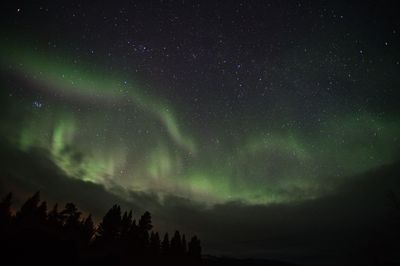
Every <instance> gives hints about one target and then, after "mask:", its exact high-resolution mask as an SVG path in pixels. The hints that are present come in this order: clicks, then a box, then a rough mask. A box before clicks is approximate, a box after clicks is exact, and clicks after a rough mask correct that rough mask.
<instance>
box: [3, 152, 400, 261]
mask: <svg viewBox="0 0 400 266" xmlns="http://www.w3.org/2000/svg"><path fill="white" fill-rule="evenodd" d="M0 151H1V152H0V163H1V178H0V184H1V186H0V192H1V193H2V194H4V193H6V192H8V191H9V190H12V191H14V192H16V194H17V197H19V199H18V202H17V204H20V203H21V200H24V198H26V197H27V196H28V194H31V193H33V192H34V191H36V190H41V192H42V195H43V198H44V199H46V200H49V202H60V203H65V202H70V201H72V202H75V203H77V205H78V206H79V207H80V208H81V209H82V210H84V211H86V212H91V213H93V214H94V215H95V216H96V217H98V218H99V217H101V216H102V215H103V214H104V213H105V212H106V211H107V209H108V208H110V207H111V206H112V205H113V204H120V205H121V207H122V208H123V209H132V210H133V211H134V213H135V216H136V217H137V218H138V217H139V216H140V215H141V214H142V212H143V211H144V210H149V211H151V212H152V214H153V220H154V223H155V226H156V228H157V229H158V230H160V231H162V232H165V231H169V232H171V231H172V230H175V229H180V230H182V231H183V232H186V233H188V234H190V235H191V234H194V233H196V234H198V235H199V236H200V238H201V239H202V243H203V247H204V251H205V252H206V253H211V254H217V255H218V254H219V255H229V256H239V257H260V258H271V259H279V260H289V261H294V262H302V263H321V264H324V263H326V262H327V261H331V260H332V258H337V260H338V262H340V261H341V262H342V261H343V260H348V259H350V258H356V259H360V258H361V257H365V256H361V255H363V254H365V252H366V251H367V250H368V249H369V248H370V246H371V245H372V244H373V243H374V241H375V242H379V243H381V242H382V243H385V245H391V244H392V243H391V241H393V240H394V237H395V234H393V231H392V228H393V227H392V224H391V222H392V221H391V217H390V214H389V213H390V208H388V207H387V202H386V199H387V197H386V195H387V193H388V191H390V190H393V188H396V187H400V186H399V185H400V184H399V183H400V180H399V179H398V173H399V170H400V164H399V163H398V164H394V165H389V166H385V167H381V168H379V169H376V170H374V171H370V172H368V173H365V174H363V175H359V176H355V177H352V178H349V181H348V182H346V183H345V184H343V185H342V186H340V187H339V188H338V189H337V190H336V191H335V192H334V193H332V194H330V195H327V196H324V197H321V198H318V199H313V200H307V201H302V202H294V203H280V204H270V205H247V204H245V203H243V202H239V201H236V202H227V203H224V204H218V205H214V206H213V207H210V206H209V205H203V204H201V203H198V202H195V201H192V200H190V199H187V198H182V197H177V196H173V195H167V196H164V197H163V198H160V196H159V195H157V194H154V193H145V192H134V191H126V190H124V188H121V187H115V188H113V189H112V190H106V189H105V188H104V187H103V186H102V185H98V184H94V183H90V182H84V181H82V180H78V179H74V178H70V177H68V176H66V174H65V173H64V172H63V171H62V170H61V169H60V168H58V167H57V166H56V165H55V164H54V163H53V162H52V160H51V159H50V155H49V154H47V152H46V151H45V150H40V149H32V150H29V151H27V152H22V151H18V150H15V149H13V148H12V147H10V146H8V145H6V144H2V146H1V149H0ZM389 251H390V250H387V251H383V252H389Z"/></svg>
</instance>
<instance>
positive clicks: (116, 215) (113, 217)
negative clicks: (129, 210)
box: [97, 205, 121, 241]
mask: <svg viewBox="0 0 400 266" xmlns="http://www.w3.org/2000/svg"><path fill="white" fill-rule="evenodd" d="M120 229H121V208H120V206H118V205H114V206H113V207H112V208H111V209H110V210H109V211H108V212H107V213H106V215H104V217H103V220H102V221H101V223H100V225H99V229H98V234H97V237H98V239H100V240H105V241H113V240H115V239H117V238H118V237H119V234H120Z"/></svg>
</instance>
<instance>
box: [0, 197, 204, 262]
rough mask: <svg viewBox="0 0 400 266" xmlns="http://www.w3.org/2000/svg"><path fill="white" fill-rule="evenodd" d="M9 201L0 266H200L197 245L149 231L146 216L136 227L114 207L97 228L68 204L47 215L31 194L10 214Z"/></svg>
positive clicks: (1, 222) (3, 215) (7, 200)
mask: <svg viewBox="0 0 400 266" xmlns="http://www.w3.org/2000/svg"><path fill="white" fill-rule="evenodd" d="M12 201H13V195H12V193H9V194H7V195H6V196H5V197H4V198H3V199H2V201H1V202H0V241H1V248H0V250H1V254H0V264H1V265H94V264H96V265H201V264H202V260H201V245H200V240H199V239H198V238H197V237H196V236H193V237H191V239H190V241H189V242H188V243H187V242H186V236H185V235H184V234H181V233H180V232H179V231H175V233H174V234H173V236H172V237H171V238H170V236H169V235H168V233H165V235H164V236H163V237H162V239H161V236H160V234H159V233H158V232H155V231H152V229H153V225H152V220H151V214H150V213H149V212H145V213H144V214H143V215H142V216H141V217H140V218H139V219H138V221H136V220H135V219H134V217H133V215H132V211H129V212H128V211H124V212H123V213H122V211H121V208H120V206H118V205H114V206H112V208H111V209H110V210H109V211H108V212H107V213H106V214H105V215H104V217H103V218H102V220H101V222H100V223H99V224H98V225H95V223H94V222H93V220H92V216H91V215H90V214H89V215H87V216H85V217H83V214H82V213H81V212H80V211H79V209H78V208H77V207H76V205H75V204H74V203H67V204H66V205H65V207H64V208H63V209H59V206H58V205H57V204H55V205H54V206H53V207H52V208H51V209H50V210H48V206H47V203H46V201H41V199H40V192H36V193H35V194H34V195H33V196H31V197H30V198H28V199H27V200H26V201H25V203H23V204H22V206H21V207H20V209H19V210H17V211H15V214H14V212H13V208H12Z"/></svg>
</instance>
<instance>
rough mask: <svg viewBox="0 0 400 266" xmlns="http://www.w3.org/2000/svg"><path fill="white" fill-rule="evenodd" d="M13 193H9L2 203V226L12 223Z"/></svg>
mask: <svg viewBox="0 0 400 266" xmlns="http://www.w3.org/2000/svg"><path fill="white" fill-rule="evenodd" d="M12 197H13V196H12V193H8V194H7V195H6V196H5V197H4V198H3V200H2V201H1V202H0V226H1V227H2V228H3V227H4V226H7V225H9V223H10V222H11V204H12Z"/></svg>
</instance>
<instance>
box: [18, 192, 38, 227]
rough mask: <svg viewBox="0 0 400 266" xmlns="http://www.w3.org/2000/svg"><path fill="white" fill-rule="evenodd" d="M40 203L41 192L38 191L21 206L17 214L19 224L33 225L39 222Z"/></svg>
mask: <svg viewBox="0 0 400 266" xmlns="http://www.w3.org/2000/svg"><path fill="white" fill-rule="evenodd" d="M39 202H40V192H39V191H37V192H36V193H35V194H34V195H33V196H32V197H30V198H28V200H27V201H26V202H25V203H24V204H23V205H22V206H21V209H20V210H19V211H18V212H17V214H16V220H17V222H19V223H23V224H26V225H29V224H31V225H33V224H36V223H37V222H38V218H39V217H38V205H39Z"/></svg>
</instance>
